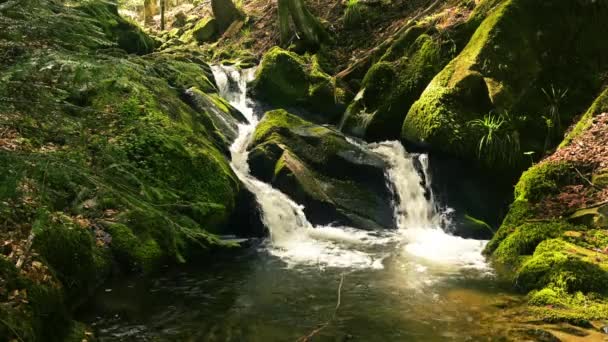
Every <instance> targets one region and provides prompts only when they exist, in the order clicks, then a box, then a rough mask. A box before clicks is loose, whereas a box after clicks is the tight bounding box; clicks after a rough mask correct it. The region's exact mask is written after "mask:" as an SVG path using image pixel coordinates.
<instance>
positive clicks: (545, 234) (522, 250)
mask: <svg viewBox="0 0 608 342" xmlns="http://www.w3.org/2000/svg"><path fill="white" fill-rule="evenodd" d="M569 229H571V226H570V225H568V224H566V223H564V222H560V221H552V222H530V223H524V224H523V225H521V226H519V227H517V228H516V229H515V231H513V232H511V233H510V234H509V235H508V236H507V237H506V238H505V239H504V240H502V242H501V243H500V245H499V246H498V248H497V249H496V250H495V251H494V252H493V258H494V260H495V261H496V262H498V263H500V264H506V265H510V266H517V264H518V263H519V261H520V260H521V258H522V257H525V256H529V255H532V254H533V253H534V250H535V249H536V246H538V244H540V243H541V242H543V241H544V240H547V239H550V238H556V237H559V236H560V235H562V233H563V232H565V231H566V230H569Z"/></svg>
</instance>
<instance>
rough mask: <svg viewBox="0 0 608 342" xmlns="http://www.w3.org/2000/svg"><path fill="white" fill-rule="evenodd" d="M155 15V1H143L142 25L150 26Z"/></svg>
mask: <svg viewBox="0 0 608 342" xmlns="http://www.w3.org/2000/svg"><path fill="white" fill-rule="evenodd" d="M155 13H156V1H154V0H144V24H145V25H146V26H151V25H152V23H153V22H154V14H155Z"/></svg>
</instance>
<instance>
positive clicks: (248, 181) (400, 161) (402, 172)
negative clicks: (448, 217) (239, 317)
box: [212, 66, 487, 269]
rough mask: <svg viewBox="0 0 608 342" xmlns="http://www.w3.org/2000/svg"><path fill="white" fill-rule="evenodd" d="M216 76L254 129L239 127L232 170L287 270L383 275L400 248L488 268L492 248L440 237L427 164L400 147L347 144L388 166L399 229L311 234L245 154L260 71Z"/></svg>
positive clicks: (322, 229)
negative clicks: (250, 91)
mask: <svg viewBox="0 0 608 342" xmlns="http://www.w3.org/2000/svg"><path fill="white" fill-rule="evenodd" d="M212 70H213V73H214V76H215V78H216V82H217V85H218V88H219V92H220V95H221V96H223V97H224V98H225V99H226V100H228V101H229V102H230V103H231V104H232V105H233V106H234V107H235V108H237V109H239V110H240V111H241V112H242V113H243V114H244V115H245V117H246V118H247V119H248V121H249V122H248V123H245V124H240V125H239V134H238V138H237V139H236V140H235V141H234V143H233V145H232V146H231V153H232V163H231V166H232V168H233V170H234V172H235V173H236V175H237V176H238V177H239V179H240V180H241V181H242V182H243V184H245V186H246V187H247V188H248V189H249V190H250V191H251V192H252V193H253V194H255V196H256V199H257V202H258V205H259V208H260V210H261V214H262V219H263V222H264V224H265V225H266V227H268V230H269V232H270V243H269V245H268V251H269V252H270V253H271V254H273V255H275V256H277V257H279V258H281V259H282V260H283V261H285V262H286V263H287V264H288V265H289V266H294V265H313V266H314V265H318V266H320V267H341V268H354V269H356V268H375V269H380V268H383V260H384V259H385V258H387V257H388V256H389V255H390V253H389V252H390V249H391V246H393V247H394V246H395V245H401V246H403V247H402V248H404V249H405V251H406V252H407V254H408V255H411V256H413V257H416V258H420V259H424V260H425V261H427V262H431V263H437V264H442V265H448V266H455V267H464V268H478V269H485V268H486V267H487V265H486V263H485V261H484V258H483V257H482V255H481V250H482V249H483V247H484V246H485V243H486V242H484V241H477V240H467V239H462V238H459V237H455V236H451V235H449V234H447V233H445V232H444V231H443V230H442V229H441V227H440V225H441V220H440V216H439V215H438V213H437V210H436V208H435V205H434V203H433V200H432V194H431V196H428V197H427V196H425V193H426V192H427V189H430V178H429V174H428V158H427V156H426V155H418V156H412V155H410V154H408V153H407V151H406V150H405V148H404V147H403V146H402V145H401V144H400V143H399V142H396V141H392V142H391V141H389V142H382V143H376V144H365V143H359V142H355V141H353V140H352V139H349V141H350V142H351V143H354V144H357V145H359V146H360V147H361V148H364V149H367V150H370V151H372V152H374V153H377V154H378V155H379V156H381V157H382V158H383V159H384V160H385V161H386V163H387V165H388V167H387V170H386V176H387V182H388V183H389V186H390V188H391V189H392V190H393V192H394V204H393V205H394V213H395V214H394V215H395V222H396V228H397V229H396V230H394V231H389V232H380V233H378V232H367V231H362V230H358V229H354V228H351V227H331V226H313V225H312V224H311V223H310V222H309V221H308V220H307V218H306V215H305V214H304V210H303V209H304V208H303V207H302V206H300V205H298V204H297V203H295V202H294V201H292V200H291V199H290V198H289V196H287V195H286V194H284V193H282V192H281V191H279V190H277V189H274V188H273V187H272V186H271V185H269V184H267V183H264V182H261V181H259V180H258V179H256V178H255V177H253V176H252V175H251V173H250V170H249V166H248V164H247V158H248V151H247V146H248V144H249V142H250V141H251V138H252V135H253V132H254V130H255V127H256V125H257V124H258V121H259V118H258V117H257V116H256V113H255V111H254V109H253V107H254V106H253V105H252V104H253V103H251V102H249V101H251V100H250V99H248V98H247V95H246V90H247V82H249V81H250V80H251V79H252V77H253V74H254V71H253V70H245V71H239V70H237V69H235V68H233V67H225V66H214V67H213V68H212ZM413 158H418V160H419V162H420V164H421V165H422V168H423V170H422V172H423V174H424V176H425V177H424V179H423V178H422V177H420V174H419V173H418V171H417V170H416V167H415V165H414V159H413ZM428 191H429V193H430V190H428ZM382 247H385V248H382ZM383 249H384V250H383ZM386 250H389V251H388V252H387V251H386Z"/></svg>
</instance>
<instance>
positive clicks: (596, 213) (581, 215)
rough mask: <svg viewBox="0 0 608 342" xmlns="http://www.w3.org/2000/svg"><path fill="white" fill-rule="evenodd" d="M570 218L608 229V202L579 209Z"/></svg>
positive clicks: (587, 224)
mask: <svg viewBox="0 0 608 342" xmlns="http://www.w3.org/2000/svg"><path fill="white" fill-rule="evenodd" d="M568 220H570V221H572V222H575V223H578V224H583V225H585V226H587V227H592V228H596V229H608V204H604V205H600V206H595V207H592V208H586V209H580V210H577V211H576V212H575V213H574V214H572V215H570V217H569V218H568Z"/></svg>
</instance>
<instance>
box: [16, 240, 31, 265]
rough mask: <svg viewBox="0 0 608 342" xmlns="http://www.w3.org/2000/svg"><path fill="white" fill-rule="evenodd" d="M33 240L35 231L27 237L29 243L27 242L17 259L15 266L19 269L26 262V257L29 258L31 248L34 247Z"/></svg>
mask: <svg viewBox="0 0 608 342" xmlns="http://www.w3.org/2000/svg"><path fill="white" fill-rule="evenodd" d="M33 241H34V232H30V235H29V236H28V238H27V243H26V244H25V248H24V250H23V254H22V255H21V256H20V257H19V259H17V263H16V264H15V267H16V268H17V269H20V268H21V267H22V266H23V264H24V263H25V259H26V258H27V255H28V253H29V251H30V248H32V242H33Z"/></svg>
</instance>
